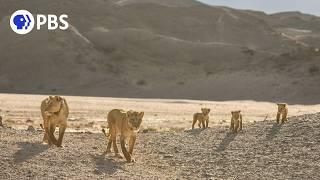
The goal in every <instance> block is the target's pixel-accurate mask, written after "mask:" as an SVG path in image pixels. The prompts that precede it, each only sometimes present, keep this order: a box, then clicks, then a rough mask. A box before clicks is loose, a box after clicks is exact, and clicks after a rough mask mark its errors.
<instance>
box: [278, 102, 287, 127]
mask: <svg viewBox="0 0 320 180" xmlns="http://www.w3.org/2000/svg"><path fill="white" fill-rule="evenodd" d="M277 105H278V112H277V123H278V124H279V120H280V115H281V116H282V117H281V123H284V122H285V121H287V120H288V119H287V115H288V105H287V104H286V103H278V104H277Z"/></svg>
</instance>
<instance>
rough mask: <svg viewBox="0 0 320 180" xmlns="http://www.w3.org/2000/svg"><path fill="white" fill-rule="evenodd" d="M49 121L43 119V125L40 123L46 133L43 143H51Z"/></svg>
mask: <svg viewBox="0 0 320 180" xmlns="http://www.w3.org/2000/svg"><path fill="white" fill-rule="evenodd" d="M48 126H49V125H48V122H47V121H43V125H42V124H40V127H41V128H42V129H43V130H44V135H43V139H42V143H45V144H47V143H49V136H48V134H49V128H48Z"/></svg>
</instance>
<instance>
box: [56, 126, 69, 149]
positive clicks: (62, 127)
mask: <svg viewBox="0 0 320 180" xmlns="http://www.w3.org/2000/svg"><path fill="white" fill-rule="evenodd" d="M66 128H67V125H66V124H63V125H60V126H59V139H58V143H57V146H58V147H61V144H62V139H63V136H64V132H65V131H66Z"/></svg>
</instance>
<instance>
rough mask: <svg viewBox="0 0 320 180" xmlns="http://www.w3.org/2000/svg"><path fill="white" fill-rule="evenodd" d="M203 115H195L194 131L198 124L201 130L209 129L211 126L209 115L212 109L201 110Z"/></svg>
mask: <svg viewBox="0 0 320 180" xmlns="http://www.w3.org/2000/svg"><path fill="white" fill-rule="evenodd" d="M201 111H202V113H194V114H193V122H192V129H194V125H195V124H196V122H197V121H199V122H198V126H199V128H201V124H202V128H207V127H208V124H209V113H210V109H209V108H201Z"/></svg>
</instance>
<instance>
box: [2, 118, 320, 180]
mask: <svg viewBox="0 0 320 180" xmlns="http://www.w3.org/2000/svg"><path fill="white" fill-rule="evenodd" d="M319 120H320V113H318V114H313V115H303V116H299V117H292V118H290V119H289V123H288V124H285V125H283V126H277V125H274V122H273V121H263V122H257V123H251V124H248V123H247V124H245V126H244V130H243V131H242V132H241V133H239V134H237V135H235V134H230V133H229V132H228V129H227V127H226V126H216V127H213V128H210V129H206V130H199V129H196V130H193V131H190V130H189V131H182V132H149V133H140V134H139V136H138V142H137V146H136V151H135V152H134V154H135V158H136V160H137V162H136V163H125V162H124V160H123V159H116V158H115V157H113V154H110V155H107V156H104V155H103V151H104V149H105V141H104V137H103V135H102V134H100V133H97V134H91V133H67V134H66V135H65V137H66V138H65V141H64V145H65V147H64V148H62V149H60V148H48V147H47V145H42V144H40V141H41V138H42V132H28V131H23V130H13V129H4V128H2V129H1V130H0V142H1V143H0V169H1V171H0V179H5V178H12V179H20V178H30V179H34V178H40V179H42V178H49V179H51V178H52V179H60V178H68V179H83V178H90V179H96V178H106V177H108V178H115V179H118V178H128V179H129V178H130V179H141V178H145V179H146V178H156V179H157V178H159V179H175V178H179V179H195V178H204V179H210V178H222V179H226V178H230V179H319V170H320V152H319V148H320V147H319V146H320V121H319Z"/></svg>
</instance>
